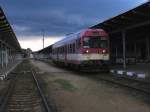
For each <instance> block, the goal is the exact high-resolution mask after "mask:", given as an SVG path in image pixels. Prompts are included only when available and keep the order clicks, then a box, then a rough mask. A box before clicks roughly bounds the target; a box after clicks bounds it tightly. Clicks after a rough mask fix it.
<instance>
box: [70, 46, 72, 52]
mask: <svg viewBox="0 0 150 112" xmlns="http://www.w3.org/2000/svg"><path fill="white" fill-rule="evenodd" d="M71 52H72V47H71V44H70V53H71Z"/></svg>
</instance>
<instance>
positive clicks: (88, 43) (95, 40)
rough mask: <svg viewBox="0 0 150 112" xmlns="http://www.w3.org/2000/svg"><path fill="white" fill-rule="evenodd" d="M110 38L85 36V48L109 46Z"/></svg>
mask: <svg viewBox="0 0 150 112" xmlns="http://www.w3.org/2000/svg"><path fill="white" fill-rule="evenodd" d="M107 47H108V40H106V39H102V38H101V37H84V38H83V48H107Z"/></svg>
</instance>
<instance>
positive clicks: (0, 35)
mask: <svg viewBox="0 0 150 112" xmlns="http://www.w3.org/2000/svg"><path fill="white" fill-rule="evenodd" d="M0 41H1V42H2V43H5V44H6V45H7V46H8V47H10V48H12V49H14V50H17V51H20V50H21V47H20V44H19V42H18V40H17V38H16V35H15V33H14V31H13V29H12V27H11V25H10V24H9V22H8V20H7V18H6V16H5V14H4V11H3V10H2V8H1V7H0Z"/></svg>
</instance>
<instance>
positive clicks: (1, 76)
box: [0, 60, 22, 80]
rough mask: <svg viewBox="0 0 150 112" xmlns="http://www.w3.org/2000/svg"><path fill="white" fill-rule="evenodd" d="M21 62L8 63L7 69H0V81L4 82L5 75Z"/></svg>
mask: <svg viewBox="0 0 150 112" xmlns="http://www.w3.org/2000/svg"><path fill="white" fill-rule="evenodd" d="M21 62H22V60H17V61H15V62H12V63H9V64H8V66H7V67H3V68H0V80H4V79H5V78H6V77H7V75H8V74H9V73H10V72H11V71H12V70H14V69H15V68H16V66H17V65H18V64H20V63H21Z"/></svg>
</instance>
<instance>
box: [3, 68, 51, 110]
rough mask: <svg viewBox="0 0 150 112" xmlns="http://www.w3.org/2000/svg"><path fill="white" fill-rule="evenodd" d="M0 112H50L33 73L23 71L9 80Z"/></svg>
mask: <svg viewBox="0 0 150 112" xmlns="http://www.w3.org/2000/svg"><path fill="white" fill-rule="evenodd" d="M0 112H52V110H51V108H50V107H49V106H48V103H47V101H46V98H45V96H44V94H43V92H42V90H41V87H40V84H39V82H38V79H37V77H36V73H35V72H34V71H32V70H31V71H23V72H20V73H17V75H16V76H15V77H14V78H13V79H12V80H11V83H10V85H9V88H8V91H7V94H6V96H5V99H4V101H3V103H2V105H1V108H0Z"/></svg>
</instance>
